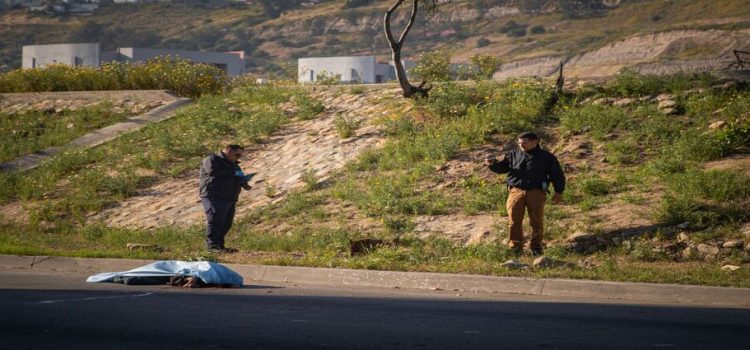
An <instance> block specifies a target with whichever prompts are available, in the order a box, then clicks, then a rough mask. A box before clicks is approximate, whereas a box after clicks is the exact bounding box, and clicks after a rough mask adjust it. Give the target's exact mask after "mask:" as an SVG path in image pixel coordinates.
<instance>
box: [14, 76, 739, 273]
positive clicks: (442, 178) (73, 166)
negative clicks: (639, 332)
mask: <svg viewBox="0 0 750 350" xmlns="http://www.w3.org/2000/svg"><path fill="white" fill-rule="evenodd" d="M624 74H625V77H618V78H616V79H615V80H614V81H612V82H610V83H608V84H605V85H603V86H589V87H584V88H582V89H580V90H578V91H575V92H568V93H566V94H564V95H563V96H561V100H560V102H559V103H558V105H557V106H556V107H555V108H553V109H551V110H547V109H546V108H544V107H545V106H544V104H545V101H546V100H547V97H548V96H549V94H550V92H551V84H550V83H549V82H544V81H537V80H516V81H510V82H506V83H497V82H489V81H481V82H477V83H476V84H471V85H461V84H456V83H443V84H437V85H436V86H435V88H434V89H433V90H432V93H431V94H430V96H429V97H428V98H425V99H420V100H416V101H412V100H405V101H399V102H403V103H408V104H413V105H412V106H410V107H412V108H411V109H410V112H408V113H402V112H393V113H391V114H386V115H384V116H383V117H381V118H380V119H378V120H377V122H378V123H379V124H380V125H381V126H382V129H383V130H384V132H385V133H386V135H388V136H387V142H386V143H385V145H384V146H383V147H382V148H379V149H370V150H367V151H365V152H363V153H362V154H361V155H360V156H359V157H358V158H357V159H356V160H355V161H353V162H351V163H349V164H348V165H347V166H346V167H345V168H344V169H342V170H341V171H340V172H338V173H336V174H333V176H332V177H331V178H330V179H329V180H327V181H325V182H324V183H320V182H319V179H318V177H317V175H316V174H315V173H314V171H312V170H308V171H307V172H305V174H304V175H303V177H302V179H303V182H304V184H305V187H304V188H301V189H299V190H297V191H292V192H291V193H288V194H286V196H285V197H284V199H283V200H281V201H278V202H275V203H274V204H272V205H269V206H267V207H264V208H259V209H256V210H254V211H252V212H251V213H249V214H248V215H245V216H243V217H242V218H240V219H239V220H238V221H237V223H236V226H235V227H234V228H233V230H232V233H231V236H230V237H229V241H230V242H235V243H234V244H235V245H236V246H237V247H238V248H240V249H241V250H243V251H253V252H257V254H256V253H253V254H252V255H242V254H238V255H225V256H221V257H220V258H221V259H227V260H229V261H232V262H247V263H264V264H280V265H300V266H325V267H346V268H365V269H390V270H408V271H439V272H462V273H479V274H492V275H515V276H529V277H565V278H589V279H606V280H619V281H639V282H669V283H690V284H705V285H725V286H738V287H750V282H749V281H750V278H748V277H750V272H749V271H748V270H747V269H741V270H739V271H735V272H733V273H731V274H730V273H728V272H723V271H720V270H719V268H720V267H721V265H722V264H723V263H736V264H739V263H741V262H743V261H746V260H747V257H746V254H745V253H743V252H742V251H741V250H737V251H736V252H733V253H731V254H724V253H722V254H723V255H721V256H718V257H716V259H715V260H710V261H703V260H702V259H700V260H699V259H698V258H697V255H695V256H693V255H690V254H692V253H690V252H687V253H682V250H683V249H684V247H683V246H680V245H678V244H677V243H676V242H675V238H674V236H675V235H676V233H677V232H680V231H678V230H685V232H686V234H689V236H690V239H691V240H692V241H694V242H708V243H715V242H718V241H719V240H727V239H729V238H738V237H742V234H741V233H740V232H739V228H740V227H742V226H744V225H746V224H747V223H748V221H750V216H748V213H750V177H748V175H747V174H746V172H741V171H734V170H721V169H717V170H709V169H710V168H709V167H707V166H706V164H705V163H706V162H707V161H712V160H720V159H722V158H723V157H725V156H727V155H731V154H738V153H739V154H747V152H748V150H749V148H750V144H749V142H750V137H749V136H748V135H750V133H748V129H749V128H748V125H750V90H748V89H747V87H746V86H744V85H742V84H739V85H736V86H734V87H725V88H711V87H712V86H714V85H716V81H714V80H713V79H712V78H711V77H709V76H704V75H698V76H694V75H679V76H671V77H665V78H663V79H658V78H656V77H650V76H646V77H643V76H637V75H636V76H632V74H633V73H630V72H626V73H624ZM638 81H640V82H638ZM697 82H700V83H697ZM646 83H648V84H646ZM681 86H684V87H689V88H688V89H680V88H679V87H681ZM695 87H704V88H706V90H705V91H702V92H701V93H696V92H693V91H690V89H693V88H695ZM340 91H341V93H345V91H346V90H340ZM660 93H671V94H672V97H671V98H672V99H674V100H675V101H676V102H677V103H678V104H679V105H680V106H681V108H683V111H682V115H679V116H674V115H665V114H663V113H661V112H660V111H659V109H658V107H657V103H658V102H657V101H654V100H652V99H640V97H642V96H644V95H645V96H652V95H656V94H660ZM609 96H630V97H633V100H634V102H632V103H631V104H629V105H626V106H622V107H621V106H609V105H594V104H592V103H591V102H588V101H592V100H594V99H596V98H599V97H609ZM288 101H291V102H292V103H293V104H294V105H295V106H296V108H299V110H298V112H297V115H298V117H299V118H300V119H303V118H302V115H306V114H305V113H316V112H312V111H311V108H312V109H317V108H313V107H314V106H318V105H320V102H319V101H316V100H314V99H312V98H311V97H309V96H307V95H305V94H304V93H303V92H302V91H301V90H295V89H291V88H278V87H245V88H242V89H238V90H235V91H233V92H231V93H229V94H227V95H219V96H204V97H202V98H201V99H199V100H198V103H197V104H196V106H194V107H193V108H192V109H189V110H186V111H184V112H182V113H181V115H180V116H178V117H176V118H174V119H173V120H171V121H169V122H167V123H164V124H163V125H153V126H150V127H149V128H146V129H144V130H142V131H140V132H138V133H136V134H134V135H132V136H128V137H126V138H123V139H122V140H118V141H116V142H113V143H111V144H109V145H107V146H105V147H101V148H98V149H95V150H91V151H78V152H68V153H66V154H63V155H60V156H58V157H56V158H55V159H54V160H53V161H51V162H49V163H47V164H45V165H44V166H43V168H41V169H39V170H35V171H32V172H31V173H29V176H26V177H21V176H18V175H17V174H12V175H7V176H6V175H3V177H0V191H3V192H0V198H2V200H3V201H5V202H7V201H11V200H15V199H23V200H27V201H26V202H25V203H26V204H28V205H29V206H31V207H32V208H33V212H34V213H35V214H34V215H33V216H32V218H31V222H30V223H29V224H28V225H26V224H10V223H4V224H2V226H0V230H2V234H0V252H3V253H23V254H64V255H73V256H117V257H148V258H157V257H158V258H193V257H195V254H196V253H195V252H197V251H199V250H200V249H201V243H202V237H201V235H202V233H201V228H200V226H198V227H192V228H187V229H171V228H161V229H157V230H154V231H150V232H147V231H142V230H123V229H114V228H106V227H102V226H100V225H96V224H92V223H87V221H86V220H85V217H86V215H88V214H91V213H94V212H96V211H98V210H99V209H101V208H102V206H103V205H106V204H107V203H112V202H114V201H117V200H119V199H121V198H125V197H127V196H128V195H130V193H132V191H134V190H135V189H137V188H140V187H143V186H145V185H147V184H148V183H149V182H150V181H153V180H154V177H168V176H175V175H178V174H182V173H184V172H185V171H186V169H191V168H193V167H194V164H196V163H197V161H198V160H199V159H200V157H201V156H202V155H203V154H204V153H206V152H207V151H209V150H212V149H216V148H218V146H219V144H220V143H221V140H220V139H221V138H222V137H228V138H230V137H231V138H239V139H240V140H239V142H242V143H247V142H252V141H254V140H258V139H259V138H262V137H264V136H263V135H267V134H268V133H270V132H271V131H272V130H274V129H275V128H277V127H278V126H280V125H281V124H282V123H284V122H286V121H287V119H288V117H286V115H287V114H286V113H282V111H279V110H278V108H277V106H279V105H280V104H282V103H283V102H288ZM583 101H587V102H585V103H584V102H583ZM383 103H384V107H387V106H388V105H387V103H389V101H387V100H386V101H383ZM394 105H395V104H394ZM320 106H322V105H320ZM394 107H395V106H394ZM402 107H403V106H402V105H399V106H398V107H395V108H394V110H397V111H402V110H403V109H402ZM321 108H322V107H321ZM305 111H307V112H305ZM310 115H315V114H310ZM197 118H200V122H198V121H197ZM717 120H721V121H725V122H726V124H725V125H724V126H723V127H718V128H717V127H714V128H709V127H708V126H709V125H711V124H712V123H714V122H715V121H717ZM523 130H536V131H539V132H540V133H541V134H542V135H544V136H543V139H544V140H545V142H549V143H550V144H552V146H553V147H556V150H555V152H556V153H558V154H559V155H560V157H561V159H563V160H564V162H565V163H566V165H569V168H567V170H566V171H567V175H568V178H569V186H568V190H566V194H565V199H566V201H567V202H568V203H569V205H565V206H548V208H547V211H546V213H545V216H546V217H547V233H546V239H547V240H548V241H552V240H555V241H556V242H555V243H554V244H553V245H551V246H549V247H548V248H547V250H546V254H547V256H549V257H552V258H555V259H560V260H565V261H567V262H569V263H571V264H572V265H576V266H575V267H561V268H550V269H537V268H532V269H529V270H527V271H514V270H509V269H507V268H505V267H502V266H501V265H502V263H503V262H505V261H506V260H507V259H510V258H516V259H519V260H521V261H523V262H526V263H530V262H531V260H532V257H530V256H520V257H515V256H514V255H512V254H511V252H510V251H509V250H507V249H506V248H505V247H504V246H502V245H500V244H499V243H498V242H497V241H499V240H501V239H502V238H504V237H505V235H506V234H507V233H506V232H505V230H506V228H505V227H504V225H503V224H502V223H498V224H497V225H496V226H493V227H492V229H491V232H490V233H491V235H492V237H497V238H498V239H497V241H492V240H489V241H485V242H483V243H480V244H476V245H464V244H462V243H460V242H454V241H451V240H448V239H442V238H437V237H433V238H422V236H421V234H422V233H421V231H420V230H417V229H416V228H417V227H418V226H419V225H420V222H423V221H424V220H429V218H427V219H426V218H425V217H426V216H433V215H434V216H440V215H469V216H471V215H480V214H481V215H485V216H487V215H490V216H498V217H499V216H503V215H505V214H506V213H505V206H504V198H505V196H507V190H506V189H505V187H504V186H503V184H502V182H501V181H500V180H501V179H498V178H497V177H495V176H494V175H491V174H488V173H487V172H486V170H484V169H483V168H482V167H481V166H478V167H471V166H466V165H465V164H466V163H465V162H466V159H468V161H469V162H476V160H475V158H472V157H475V156H476V155H478V154H482V155H483V154H486V153H490V152H494V153H496V154H499V153H501V152H502V151H504V150H506V149H508V148H507V147H512V145H509V144H508V141H509V140H512V139H513V138H514V137H515V135H516V134H517V133H518V132H520V131H523ZM206 140H216V141H215V142H214V141H206ZM581 141H585V142H587V143H588V144H589V146H587V147H584V148H575V149H574V151H573V152H569V153H565V154H563V153H564V152H562V151H561V150H560V148H564V147H565V146H568V145H570V144H575V142H581ZM167 150H169V151H170V152H169V154H168V155H167V154H166V151H167ZM581 150H583V151H585V152H588V153H586V154H584V155H583V156H579V155H578V153H576V152H578V151H581ZM585 152H584V153H585ZM461 162H464V163H462V164H464V165H459V166H455V167H454V165H455V164H456V163H461ZM140 168H145V169H151V170H152V171H153V172H154V173H155V175H152V176H151V177H148V176H146V177H143V176H139V175H136V174H137V172H136V171H135V169H140ZM457 169H458V170H457ZM745 170H746V169H745ZM454 171H458V173H454ZM66 183H75V184H81V185H78V186H76V187H73V186H68V185H66ZM89 184H91V185H89ZM266 195H267V196H269V197H273V196H276V195H277V188H276V187H274V186H273V185H270V184H269V185H268V186H267V187H266ZM624 205H628V206H636V207H639V208H641V209H643V212H645V213H646V214H643V215H644V216H648V215H651V217H650V219H651V220H652V222H653V223H654V224H655V225H654V227H653V228H647V229H646V230H645V231H644V232H643V233H639V235H637V236H634V237H632V238H627V236H625V235H624V234H623V235H622V236H619V235H618V236H616V237H615V238H618V239H619V240H618V241H617V242H616V243H612V244H610V245H608V246H605V247H602V248H601V249H600V250H599V251H598V252H595V253H592V252H588V253H585V254H584V253H577V252H575V250H574V249H570V248H569V247H567V246H565V244H564V243H561V242H562V241H563V239H564V238H565V237H566V236H567V235H569V234H571V233H574V232H576V231H583V232H591V233H595V234H602V235H605V234H610V233H613V232H610V231H607V229H606V224H608V222H607V221H608V220H609V219H611V217H612V216H613V215H617V214H619V213H611V212H612V211H617V210H618V209H620V208H624ZM608 215H609V216H608ZM21 232H22V233H21ZM614 233H615V234H618V233H617V232H614ZM361 238H378V239H383V240H385V241H386V242H394V243H392V244H384V245H382V246H379V247H374V248H373V249H372V250H370V251H369V252H367V253H366V254H362V255H354V256H352V255H351V254H350V242H351V241H352V240H356V239H361ZM395 238H399V239H398V241H395ZM133 240H138V241H139V242H143V243H151V244H157V245H160V246H164V247H166V248H167V250H166V251H165V252H129V251H127V250H126V249H125V245H124V243H125V242H127V241H133ZM675 247H677V248H675ZM688 250H689V249H688ZM675 251H677V252H678V253H680V254H675ZM696 254H697V253H696ZM743 254H745V255H743ZM584 259H585V260H586V261H587V263H585V264H584V263H583V262H582V261H583V260H584ZM590 261H594V263H589V262H590ZM579 262H580V263H579Z"/></svg>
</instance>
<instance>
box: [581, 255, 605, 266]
mask: <svg viewBox="0 0 750 350" xmlns="http://www.w3.org/2000/svg"><path fill="white" fill-rule="evenodd" d="M601 264H602V263H601V261H599V259H598V258H597V257H596V256H594V255H591V256H587V257H586V258H585V259H583V260H580V261H578V265H579V266H580V267H584V268H595V267H599V266H601Z"/></svg>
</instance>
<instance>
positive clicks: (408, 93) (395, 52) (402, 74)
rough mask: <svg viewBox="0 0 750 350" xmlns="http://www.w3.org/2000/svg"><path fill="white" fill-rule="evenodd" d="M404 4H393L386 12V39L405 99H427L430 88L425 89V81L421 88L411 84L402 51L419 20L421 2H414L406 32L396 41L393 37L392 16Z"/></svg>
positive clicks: (400, 1) (399, 1)
mask: <svg viewBox="0 0 750 350" xmlns="http://www.w3.org/2000/svg"><path fill="white" fill-rule="evenodd" d="M403 2H404V0H397V1H396V3H394V4H393V6H391V7H390V8H389V9H388V10H387V11H386V12H385V18H384V21H383V22H384V27H385V38H386V39H387V40H388V45H389V46H390V48H391V53H392V55H391V57H392V58H393V65H394V66H395V68H396V79H398V83H399V85H401V90H403V95H404V97H414V96H416V95H417V94H418V95H419V96H422V97H427V94H428V92H429V91H430V87H427V88H425V87H424V85H425V84H426V83H427V82H425V81H423V82H422V83H421V84H419V86H414V85H411V83H409V79H408V78H407V76H406V69H404V64H403V62H401V49H402V48H403V44H404V40H405V39H406V36H407V34H409V30H411V27H412V26H413V25H414V20H415V19H416V18H417V11H418V10H419V0H412V9H411V17H410V19H409V23H408V24H407V25H406V28H404V31H403V32H401V36H400V37H399V38H398V40H396V39H395V38H394V36H393V33H392V32H391V15H393V11H395V10H396V9H397V8H399V7H400V6H401V4H402V3H403Z"/></svg>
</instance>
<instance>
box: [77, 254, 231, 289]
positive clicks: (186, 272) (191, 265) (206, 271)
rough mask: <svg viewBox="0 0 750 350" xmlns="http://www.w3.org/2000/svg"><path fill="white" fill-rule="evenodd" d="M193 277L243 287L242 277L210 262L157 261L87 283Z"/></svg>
mask: <svg viewBox="0 0 750 350" xmlns="http://www.w3.org/2000/svg"><path fill="white" fill-rule="evenodd" d="M170 276H191V277H196V278H199V279H200V280H201V281H203V283H205V284H214V285H231V286H234V287H241V286H242V282H243V281H242V276H240V274H238V273H236V272H234V271H232V270H230V269H229V268H228V267H226V266H224V265H222V264H218V263H213V262H208V261H177V260H164V261H156V262H153V263H151V264H148V265H144V266H141V267H139V268H135V269H132V270H128V271H123V272H104V273H98V274H96V275H93V276H90V277H89V278H87V279H86V282H92V283H96V282H117V281H119V280H122V279H123V278H126V277H170Z"/></svg>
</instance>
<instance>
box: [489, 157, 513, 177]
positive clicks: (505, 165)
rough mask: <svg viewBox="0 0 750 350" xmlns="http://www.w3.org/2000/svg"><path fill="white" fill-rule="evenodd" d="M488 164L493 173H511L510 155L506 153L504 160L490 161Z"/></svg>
mask: <svg viewBox="0 0 750 350" xmlns="http://www.w3.org/2000/svg"><path fill="white" fill-rule="evenodd" d="M486 163H487V166H488V167H489V168H490V170H491V171H492V172H493V173H498V174H505V173H507V172H509V171H510V153H506V154H505V156H504V157H503V159H502V160H499V161H498V160H497V159H488V160H487V161H486Z"/></svg>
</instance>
